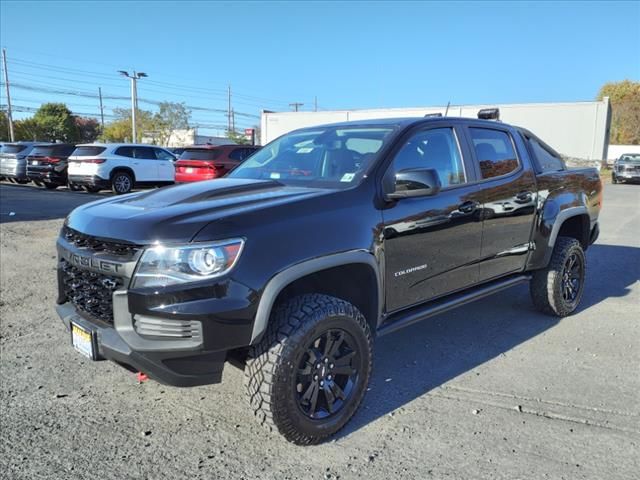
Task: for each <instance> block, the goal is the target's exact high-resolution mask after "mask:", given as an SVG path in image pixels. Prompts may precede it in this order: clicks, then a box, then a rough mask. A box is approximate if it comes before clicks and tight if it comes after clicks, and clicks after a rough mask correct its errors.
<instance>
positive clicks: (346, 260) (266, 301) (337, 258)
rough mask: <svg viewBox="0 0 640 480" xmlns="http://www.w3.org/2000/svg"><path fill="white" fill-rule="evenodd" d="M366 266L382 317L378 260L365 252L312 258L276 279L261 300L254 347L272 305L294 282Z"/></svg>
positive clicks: (252, 342) (277, 276)
mask: <svg viewBox="0 0 640 480" xmlns="http://www.w3.org/2000/svg"><path fill="white" fill-rule="evenodd" d="M354 263H355V264H365V265H368V266H370V267H371V268H372V269H373V271H374V273H375V275H376V280H377V285H378V305H377V311H378V318H380V316H381V315H382V304H383V302H384V296H383V287H382V276H381V274H380V269H379V266H378V264H377V262H376V259H375V257H374V256H373V255H372V254H371V253H370V252H368V251H366V250H351V251H348V252H342V253H336V254H333V255H328V256H325V257H319V258H313V259H311V260H306V261H304V262H301V263H297V264H295V265H293V266H291V267H288V268H287V269H285V270H283V271H281V272H279V273H277V274H276V275H274V276H273V277H272V278H271V279H270V280H269V282H268V283H267V285H266V287H265V288H264V290H263V292H262V295H261V296H260V303H259V304H258V310H257V312H256V317H255V320H254V322H253V330H252V332H251V342H250V343H251V345H254V344H255V343H256V342H257V341H258V340H259V339H260V338H261V337H262V334H263V333H264V332H265V330H266V329H267V325H268V323H269V317H270V316H271V310H272V309H273V304H274V303H275V301H276V298H278V295H279V294H280V292H281V291H282V290H283V289H284V288H285V287H286V286H287V285H289V284H291V283H292V282H294V281H296V280H298V279H300V278H302V277H305V276H307V275H310V274H312V273H315V272H320V271H322V270H327V269H329V268H334V267H340V266H342V265H350V264H354Z"/></svg>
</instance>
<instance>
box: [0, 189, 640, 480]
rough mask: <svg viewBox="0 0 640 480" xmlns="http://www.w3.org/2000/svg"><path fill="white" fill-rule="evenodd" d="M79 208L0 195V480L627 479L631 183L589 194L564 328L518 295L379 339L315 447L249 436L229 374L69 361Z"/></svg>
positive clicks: (639, 412) (635, 403) (637, 400)
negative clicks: (197, 380)
mask: <svg viewBox="0 0 640 480" xmlns="http://www.w3.org/2000/svg"><path fill="white" fill-rule="evenodd" d="M96 198H100V196H96V195H88V194H86V193H82V192H75V193H74V192H66V191H45V190H43V189H38V188H36V187H33V186H16V185H7V184H2V185H0V267H1V268H0V291H1V294H0V319H1V322H0V374H1V386H0V407H1V409H2V412H1V417H0V431H1V432H2V433H1V435H0V471H2V472H5V475H6V476H5V477H4V478H11V479H35V478H47V479H49V478H55V479H67V478H69V479H74V478H78V479H83V480H86V479H94V478H95V479H101V480H102V479H128V478H135V479H157V478H162V479H163V480H167V479H182V478H202V479H226V478H229V479H240V478H243V479H258V478H259V479H300V478H311V479H329V478H331V479H336V478H340V479H352V478H354V479H355V478H361V477H366V478H372V479H377V478H380V479H383V478H384V479H388V478H416V479H429V478H452V479H483V478H486V479H524V478H552V479H561V478H563V479H599V480H600V479H633V478H638V471H640V455H639V453H638V452H640V322H638V319H639V318H640V186H637V185H606V188H605V195H604V209H603V212H602V215H601V236H600V238H599V240H598V242H597V243H596V244H595V245H594V246H593V247H591V248H590V250H589V251H588V252H587V258H588V279H587V289H586V292H585V295H584V297H583V301H582V305H581V307H580V309H579V311H578V312H577V313H576V314H575V315H573V316H571V317H568V318H566V319H563V320H561V321H558V320H556V319H553V318H549V317H545V316H543V315H541V314H539V313H537V312H536V311H534V309H533V306H532V305H531V302H530V300H529V295H528V290H527V287H526V286H520V287H514V288H512V289H510V290H508V291H505V292H502V293H500V294H498V295H496V296H494V297H492V298H487V299H484V300H482V301H479V302H476V303H474V304H471V305H467V306H465V307H463V308H461V309H458V310H456V311H452V312H449V313H447V314H444V315H441V316H439V317H436V318H433V319H431V320H428V321H426V322H423V323H422V324H418V325H414V326H411V327H409V328H406V329H404V330H402V331H399V332H397V333H394V334H391V335H388V336H386V337H384V338H381V339H380V340H379V341H378V342H377V344H376V351H375V357H374V374H373V377H372V382H371V385H370V387H371V388H370V390H369V392H368V393H367V396H366V397H365V400H364V403H363V405H362V407H361V409H360V410H359V412H358V413H357V415H356V416H355V418H354V419H353V420H352V421H351V422H350V423H349V424H348V426H347V428H346V429H345V430H344V431H342V432H341V433H340V435H339V436H338V437H337V438H336V439H335V440H334V441H332V442H329V443H326V444H323V445H320V446H315V447H296V446H293V445H290V444H288V443H286V442H285V441H284V440H282V439H281V438H280V437H279V436H277V435H272V434H269V433H268V432H266V431H263V429H262V428H260V427H259V426H257V425H256V424H255V423H254V421H253V418H252V417H251V415H250V413H249V410H248V408H247V407H246V406H245V404H244V392H243V387H242V374H241V372H240V371H239V370H237V369H235V368H233V367H227V369H226V370H225V374H224V382H223V383H222V384H220V385H214V386H207V387H197V388H191V389H178V388H172V387H165V386H162V385H159V384H157V383H154V382H145V383H143V384H138V383H137V382H136V379H135V376H134V375H133V374H131V373H129V372H127V371H126V370H124V369H122V368H120V367H118V366H116V365H114V364H111V363H108V362H95V363H94V362H90V361H88V360H85V359H83V357H81V356H80V355H78V354H76V353H75V352H74V350H73V349H72V348H71V346H70V345H69V335H68V333H67V332H66V331H65V330H64V327H63V326H62V324H61V322H60V321H59V320H58V318H57V316H56V314H55V311H54V309H53V305H54V301H55V296H56V288H55V264H56V259H55V248H54V244H55V238H56V235H57V234H58V231H59V229H60V226H61V224H62V221H63V218H64V216H65V215H66V214H67V213H68V212H69V211H70V210H71V209H72V208H74V207H75V206H77V205H80V204H82V203H84V202H86V201H90V200H93V199H96Z"/></svg>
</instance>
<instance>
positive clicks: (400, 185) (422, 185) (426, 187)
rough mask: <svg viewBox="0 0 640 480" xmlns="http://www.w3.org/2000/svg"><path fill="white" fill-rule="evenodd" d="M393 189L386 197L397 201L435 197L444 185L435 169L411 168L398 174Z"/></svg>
mask: <svg viewBox="0 0 640 480" xmlns="http://www.w3.org/2000/svg"><path fill="white" fill-rule="evenodd" d="M392 188H393V191H390V192H388V193H387V194H386V197H387V198H389V199H394V200H397V199H400V198H410V197H427V196H430V195H435V194H436V193H438V192H439V191H440V189H441V188H442V184H441V183H440V177H439V175H438V172H437V171H436V170H434V169H433V168H409V169H407V170H400V171H399V172H398V173H396V175H395V182H394V184H393V187H392ZM390 190H391V189H390Z"/></svg>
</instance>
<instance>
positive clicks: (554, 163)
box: [527, 137, 564, 172]
mask: <svg viewBox="0 0 640 480" xmlns="http://www.w3.org/2000/svg"><path fill="white" fill-rule="evenodd" d="M527 140H528V141H529V145H531V149H532V150H533V155H534V156H535V157H536V161H537V163H538V167H540V171H542V172H557V171H558V170H564V164H563V163H562V159H561V158H559V157H558V156H557V155H556V154H555V153H552V152H550V151H549V150H548V149H547V148H546V147H545V146H544V145H542V144H541V143H540V142H539V141H538V140H536V139H535V138H533V137H527Z"/></svg>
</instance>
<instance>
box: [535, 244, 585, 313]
mask: <svg viewBox="0 0 640 480" xmlns="http://www.w3.org/2000/svg"><path fill="white" fill-rule="evenodd" d="M574 248H578V249H580V251H582V245H581V244H580V242H579V241H578V240H576V239H575V238H572V237H558V238H557V240H556V244H555V246H554V247H553V253H552V254H551V260H550V261H549V265H547V267H546V268H543V269H540V270H536V271H534V272H533V277H532V279H531V282H530V283H529V291H530V293H531V299H532V300H533V305H534V306H535V308H536V309H537V310H539V311H540V312H542V313H544V314H546V315H551V316H555V317H566V316H567V315H570V314H571V313H573V311H574V310H575V308H574V309H571V308H568V307H567V305H566V303H565V302H564V299H563V298H562V293H561V291H560V289H559V288H558V283H559V282H561V280H562V279H561V277H562V269H563V268H564V263H565V261H566V259H567V256H568V255H569V252H570V251H571V250H573V249H574ZM582 255H583V258H584V260H585V261H584V264H583V268H584V273H585V278H586V271H587V262H586V257H584V252H582ZM582 289H583V291H584V286H583V287H582ZM579 300H580V299H578V303H579Z"/></svg>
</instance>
